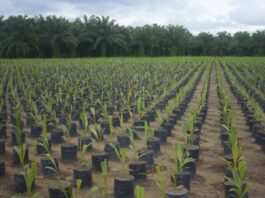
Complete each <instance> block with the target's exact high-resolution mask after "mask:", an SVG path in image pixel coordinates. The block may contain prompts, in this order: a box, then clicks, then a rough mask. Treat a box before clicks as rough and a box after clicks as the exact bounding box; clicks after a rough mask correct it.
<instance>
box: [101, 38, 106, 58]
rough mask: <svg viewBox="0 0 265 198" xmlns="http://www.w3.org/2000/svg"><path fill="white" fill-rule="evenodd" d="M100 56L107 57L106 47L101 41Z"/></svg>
mask: <svg viewBox="0 0 265 198" xmlns="http://www.w3.org/2000/svg"><path fill="white" fill-rule="evenodd" d="M101 56H102V57H106V56H107V45H106V42H105V41H103V42H102V44H101Z"/></svg>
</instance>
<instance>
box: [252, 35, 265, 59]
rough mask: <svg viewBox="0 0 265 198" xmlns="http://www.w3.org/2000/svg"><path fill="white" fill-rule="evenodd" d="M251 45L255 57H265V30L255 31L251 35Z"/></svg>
mask: <svg viewBox="0 0 265 198" xmlns="http://www.w3.org/2000/svg"><path fill="white" fill-rule="evenodd" d="M252 43H253V47H254V51H255V54H256V55H259V56H264V55H265V30H263V31H256V32H255V33H253V35H252Z"/></svg>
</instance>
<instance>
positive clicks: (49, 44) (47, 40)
mask: <svg viewBox="0 0 265 198" xmlns="http://www.w3.org/2000/svg"><path fill="white" fill-rule="evenodd" d="M39 41H40V45H41V46H42V49H44V53H45V54H49V52H48V51H51V52H52V54H51V55H52V56H53V57H59V56H64V55H69V54H70V55H71V52H72V51H74V49H75V47H76V45H77V39H76V38H75V37H74V36H73V34H72V32H71V28H70V23H69V21H68V20H66V19H65V18H62V17H59V18H58V17H56V16H48V17H46V19H45V20H44V18H43V17H40V18H39Z"/></svg>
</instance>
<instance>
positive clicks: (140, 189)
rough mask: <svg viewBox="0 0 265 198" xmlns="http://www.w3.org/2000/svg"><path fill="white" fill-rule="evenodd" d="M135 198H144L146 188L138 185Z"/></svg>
mask: <svg viewBox="0 0 265 198" xmlns="http://www.w3.org/2000/svg"><path fill="white" fill-rule="evenodd" d="M135 198H144V187H141V186H138V185H136V187H135Z"/></svg>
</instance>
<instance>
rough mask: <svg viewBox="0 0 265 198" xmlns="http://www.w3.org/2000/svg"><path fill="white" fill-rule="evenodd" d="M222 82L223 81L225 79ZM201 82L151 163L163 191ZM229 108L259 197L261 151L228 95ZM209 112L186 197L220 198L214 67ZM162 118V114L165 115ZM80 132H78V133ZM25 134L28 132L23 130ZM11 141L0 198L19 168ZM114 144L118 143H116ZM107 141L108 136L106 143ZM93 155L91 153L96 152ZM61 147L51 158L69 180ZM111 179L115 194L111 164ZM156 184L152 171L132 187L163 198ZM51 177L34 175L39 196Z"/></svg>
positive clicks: (115, 171) (116, 171) (96, 179)
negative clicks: (158, 167) (161, 176)
mask: <svg viewBox="0 0 265 198" xmlns="http://www.w3.org/2000/svg"><path fill="white" fill-rule="evenodd" d="M223 79H224V78H223ZM202 85H203V84H202V80H201V82H200V83H199V84H198V86H197V89H196V91H195V93H194V96H193V98H192V100H191V102H190V104H189V105H188V108H187V109H186V111H185V113H184V116H182V118H181V120H179V121H178V123H177V125H175V128H174V130H173V131H172V136H171V137H169V138H168V143H167V144H163V145H161V154H159V155H157V156H156V157H155V163H156V164H159V165H161V166H162V168H163V174H164V177H165V182H166V186H167V187H169V186H170V185H171V182H170V170H171V168H172V165H173V164H172V162H171V158H172V157H173V154H174V151H173V145H174V144H175V143H176V142H179V143H183V137H182V127H183V124H184V123H185V121H186V120H187V117H188V115H189V113H191V112H193V111H194V109H195V107H196V105H197V103H198V101H199V96H200V93H201V90H202ZM229 95H230V101H231V106H232V109H233V110H234V112H235V113H236V115H237V119H236V121H235V126H236V128H237V131H238V133H239V137H240V141H241V142H242V145H243V146H244V147H243V149H244V150H243V154H244V156H245V159H246V161H247V164H248V174H247V178H246V180H247V183H248V184H249V185H250V189H251V191H250V197H254V198H262V197H264V194H265V188H264V187H263V183H264V182H263V181H264V180H265V172H264V171H263V170H264V167H265V158H264V154H262V152H261V151H260V146H259V145H257V144H255V143H254V140H253V138H252V137H251V136H250V131H249V128H248V126H247V125H246V122H245V118H244V116H243V114H242V111H241V109H240V106H239V105H238V104H237V101H236V99H235V97H234V96H233V95H232V94H231V92H230V90H229ZM208 105H209V106H208V113H207V118H206V122H205V123H204V124H203V128H202V131H201V143H200V159H199V160H198V162H197V175H196V176H195V177H194V178H193V179H192V180H191V191H190V197H192V198H213V197H214V198H223V197H224V188H223V184H222V182H223V180H224V174H225V172H224V165H223V164H222V161H221V160H220V157H222V156H223V148H222V146H221V140H220V136H219V132H220V122H219V120H220V110H219V99H218V97H217V85H216V69H215V68H213V71H212V73H211V81H210V93H209V102H208ZM164 116H165V115H164ZM129 125H132V121H130V122H129ZM151 126H152V127H153V128H157V127H158V126H157V123H152V125H151ZM79 130H80V129H79ZM115 131H116V132H120V129H119V128H116V129H115ZM26 132H27V134H29V129H27V130H26ZM77 139H78V137H75V138H67V139H66V141H67V142H72V143H75V144H77V142H78V140H77ZM10 140H11V138H10V137H8V138H7V143H6V150H7V151H6V154H4V155H0V157H1V159H5V161H6V175H5V176H4V177H1V178H0V198H2V197H3V198H9V197H11V196H12V195H13V194H14V193H13V172H14V170H15V169H17V168H18V166H14V165H13V164H12V153H13V151H12V145H11V143H10ZM26 140H27V144H28V145H29V148H30V151H29V156H30V160H32V161H35V162H37V163H38V165H40V164H39V163H40V156H38V155H37V154H36V147H35V144H36V142H35V141H36V140H35V139H33V138H29V137H28V136H27V138H26ZM114 140H116V138H114ZM106 141H108V139H107V137H106V140H105V142H106ZM135 143H136V147H137V149H140V148H143V147H145V144H144V140H143V138H140V139H139V140H136V141H135ZM98 149H100V150H102V149H103V145H99V148H98ZM94 150H95V148H94ZM60 152H61V149H60V145H59V144H58V145H54V144H53V145H52V155H54V156H56V157H57V158H58V159H59V168H60V172H59V176H58V177H59V178H62V179H65V180H67V181H69V182H70V181H71V179H72V178H71V175H72V168H73V166H74V165H75V164H76V163H77V162H74V163H64V162H62V161H61V158H60ZM127 154H128V161H127V165H126V168H127V169H126V172H128V163H129V162H130V161H132V160H133V159H132V157H131V156H132V152H131V151H130V149H128V150H127ZM86 160H87V161H88V162H89V163H90V162H91V151H89V152H88V153H87V155H86ZM109 167H110V169H109V179H108V189H107V190H108V191H109V192H111V191H113V180H114V177H115V176H117V175H120V174H121V165H120V164H119V162H117V161H114V160H110V161H109ZM157 179H158V176H157V174H156V173H155V171H154V169H150V170H149V172H148V179H147V180H146V181H142V182H136V185H140V186H143V187H144V188H145V197H146V198H152V197H154V195H155V197H161V195H160V191H159V189H158V187H157V184H156V180H157ZM56 181H57V180H56V179H55V178H44V177H42V176H41V175H40V173H39V175H38V178H37V181H36V185H37V186H36V189H35V191H39V192H40V195H41V196H40V197H48V193H47V186H48V185H50V184H52V182H56ZM93 183H94V185H95V186H99V187H100V188H103V179H102V177H101V175H100V173H94V172H93ZM87 191H88V189H84V190H83V189H82V190H81V191H80V193H79V196H80V197H87V196H85V195H86V194H87ZM93 197H101V196H100V193H97V195H94V196H93Z"/></svg>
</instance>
